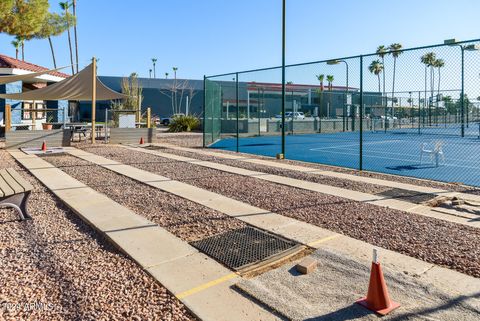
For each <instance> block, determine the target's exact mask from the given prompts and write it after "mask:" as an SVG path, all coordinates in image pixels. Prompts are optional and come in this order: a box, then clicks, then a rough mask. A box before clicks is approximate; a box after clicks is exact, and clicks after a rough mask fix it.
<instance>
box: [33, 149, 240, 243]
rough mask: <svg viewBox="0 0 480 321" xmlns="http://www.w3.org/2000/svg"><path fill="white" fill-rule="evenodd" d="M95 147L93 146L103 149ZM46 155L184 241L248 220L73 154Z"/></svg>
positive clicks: (218, 231) (57, 165)
mask: <svg viewBox="0 0 480 321" xmlns="http://www.w3.org/2000/svg"><path fill="white" fill-rule="evenodd" d="M102 148H104V147H103V146H102V147H100V148H97V147H94V149H102ZM42 158H43V159H45V160H46V161H48V162H50V163H51V164H53V165H55V166H56V167H58V168H60V169H61V170H62V171H64V172H65V173H67V174H68V175H70V176H72V177H74V178H76V179H77V180H79V181H81V182H82V183H84V184H86V185H88V186H89V187H91V188H93V189H94V190H96V191H98V192H100V193H103V194H105V195H106V196H108V197H109V198H111V199H112V200H114V201H115V202H117V203H119V204H121V205H123V206H125V207H127V208H129V209H131V210H132V211H134V212H135V213H137V214H139V215H142V216H144V217H146V218H147V219H149V220H151V221H152V222H154V223H156V224H158V225H160V226H162V227H164V228H165V229H167V230H168V231H169V232H171V233H172V234H174V235H175V236H177V237H179V238H181V239H182V240H184V241H187V242H190V241H196V240H200V239H204V238H206V237H209V236H212V235H216V234H219V233H222V232H226V231H229V230H232V229H236V228H239V227H244V226H245V223H243V222H242V221H240V220H237V219H234V218H231V217H229V216H227V215H225V214H223V213H220V212H217V211H214V210H212V209H209V208H207V207H204V206H202V205H198V204H196V203H194V202H192V201H189V200H186V199H183V198H181V197H179V196H176V195H172V194H169V193H166V192H162V191H160V190H159V189H157V188H154V187H151V186H147V185H145V184H142V183H139V182H137V181H135V180H133V179H131V178H128V177H125V176H123V175H120V174H117V173H114V172H112V171H110V170H108V169H105V168H102V167H101V166H98V165H94V164H92V163H90V162H87V161H85V160H82V159H79V158H77V157H74V156H70V155H59V154H57V155H48V156H43V157H42Z"/></svg>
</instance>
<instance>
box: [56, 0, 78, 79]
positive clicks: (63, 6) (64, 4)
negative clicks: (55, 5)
mask: <svg viewBox="0 0 480 321" xmlns="http://www.w3.org/2000/svg"><path fill="white" fill-rule="evenodd" d="M59 5H60V8H61V9H62V10H63V11H64V13H63V16H64V17H65V20H66V21H67V33H68V47H69V49H70V64H71V67H72V75H73V74H75V68H74V64H73V50H72V36H71V35H70V27H71V25H70V21H71V18H70V12H69V9H70V7H71V6H72V5H71V3H69V2H68V1H67V2H60V3H59Z"/></svg>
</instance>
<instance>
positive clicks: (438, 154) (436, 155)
mask: <svg viewBox="0 0 480 321" xmlns="http://www.w3.org/2000/svg"><path fill="white" fill-rule="evenodd" d="M424 154H426V155H429V156H430V161H431V162H432V163H434V164H435V167H438V166H439V163H440V158H441V159H442V162H443V163H444V164H445V154H444V153H443V142H442V141H436V142H435V143H434V145H433V149H429V148H428V143H422V145H421V146H420V165H421V164H422V162H423V155H424Z"/></svg>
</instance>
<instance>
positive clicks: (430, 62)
mask: <svg viewBox="0 0 480 321" xmlns="http://www.w3.org/2000/svg"><path fill="white" fill-rule="evenodd" d="M436 58H437V57H436V55H435V53H434V52H427V53H426V54H424V55H423V56H422V57H421V58H420V61H421V62H422V63H423V64H424V65H425V99H426V98H427V97H426V96H427V69H428V68H430V93H431V97H432V98H431V99H432V100H433V90H434V89H433V88H434V82H433V72H434V69H433V66H434V64H435V60H436ZM428 124H429V125H431V124H432V110H431V104H430V103H429V104H428Z"/></svg>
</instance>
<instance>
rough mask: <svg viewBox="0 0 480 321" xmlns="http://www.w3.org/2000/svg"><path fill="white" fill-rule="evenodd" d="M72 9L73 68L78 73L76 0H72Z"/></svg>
mask: <svg viewBox="0 0 480 321" xmlns="http://www.w3.org/2000/svg"><path fill="white" fill-rule="evenodd" d="M72 9H73V19H74V20H75V23H74V24H73V35H74V39H75V70H76V72H77V73H78V39H77V0H73V2H72Z"/></svg>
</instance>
